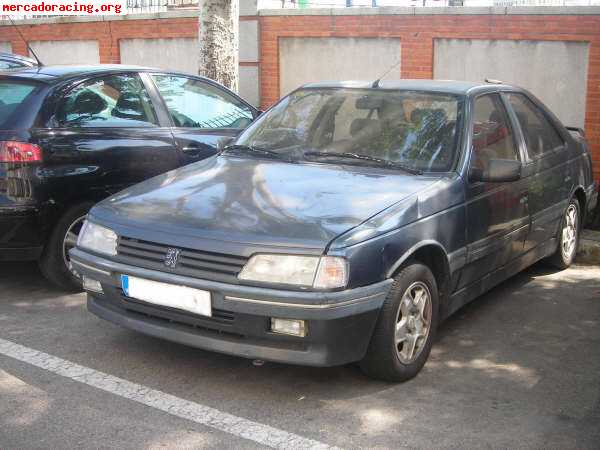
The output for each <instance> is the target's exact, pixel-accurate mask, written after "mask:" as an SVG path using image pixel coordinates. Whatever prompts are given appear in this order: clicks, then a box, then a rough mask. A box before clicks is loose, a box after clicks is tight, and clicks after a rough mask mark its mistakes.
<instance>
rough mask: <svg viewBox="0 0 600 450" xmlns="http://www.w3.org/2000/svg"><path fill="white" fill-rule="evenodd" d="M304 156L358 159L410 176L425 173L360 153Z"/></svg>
mask: <svg viewBox="0 0 600 450" xmlns="http://www.w3.org/2000/svg"><path fill="white" fill-rule="evenodd" d="M303 156H309V157H316V158H332V159H356V160H359V161H368V162H372V163H376V164H377V165H380V166H385V167H392V168H397V169H401V170H403V171H405V172H408V173H410V174H413V175H421V174H422V173H423V171H421V170H419V169H415V168H413V167H408V166H405V165H404V164H400V163H397V162H394V161H389V160H387V159H381V158H375V157H373V156H368V155H361V154H359V153H349V152H342V153H328V152H315V151H310V152H305V153H304V154H303Z"/></svg>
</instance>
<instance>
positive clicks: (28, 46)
mask: <svg viewBox="0 0 600 450" xmlns="http://www.w3.org/2000/svg"><path fill="white" fill-rule="evenodd" d="M8 20H10V23H11V25H12V26H13V27H15V30H17V33H19V36H20V37H21V39H22V40H23V42H25V45H26V46H27V50H29V52H30V53H31V54H32V55H33V57H34V58H35V60H36V61H37V63H38V66H40V67H43V66H44V65H43V64H42V62H41V61H40V58H38V57H37V55H36V54H35V52H34V51H33V49H32V48H31V46H30V45H29V42H27V40H26V39H25V37H24V36H23V33H21V30H19V27H18V26H16V25H15V23H14V22H13V20H12V18H11V17H10V16H8Z"/></svg>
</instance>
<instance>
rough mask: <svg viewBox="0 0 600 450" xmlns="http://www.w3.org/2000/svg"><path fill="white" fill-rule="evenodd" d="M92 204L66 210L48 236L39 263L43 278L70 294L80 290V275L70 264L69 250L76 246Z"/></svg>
mask: <svg viewBox="0 0 600 450" xmlns="http://www.w3.org/2000/svg"><path fill="white" fill-rule="evenodd" d="M92 205H93V203H82V204H79V205H76V206H73V207H72V208H70V209H68V210H67V212H65V213H64V214H63V215H62V217H61V218H60V219H59V220H58V222H57V224H56V225H55V227H54V230H52V233H51V234H50V238H49V239H48V242H46V246H45V247H44V252H43V253H42V257H41V258H40V261H39V266H40V270H41V271H42V273H43V274H44V276H45V277H46V278H47V279H48V280H49V281H51V282H52V283H54V284H55V285H57V286H59V287H60V288H62V289H65V290H68V291H71V292H80V291H81V290H82V280H81V275H80V274H79V273H77V271H76V270H75V269H73V266H72V264H71V258H70V257H69V250H71V249H72V248H73V247H75V245H76V244H77V238H78V236H79V232H80V231H81V227H82V226H83V222H84V220H85V218H86V215H87V213H88V211H89V210H90V208H91V207H92Z"/></svg>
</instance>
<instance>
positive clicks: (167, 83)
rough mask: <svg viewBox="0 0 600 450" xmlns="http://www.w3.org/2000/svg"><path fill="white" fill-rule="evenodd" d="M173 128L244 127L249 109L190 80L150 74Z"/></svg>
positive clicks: (248, 118)
mask: <svg viewBox="0 0 600 450" xmlns="http://www.w3.org/2000/svg"><path fill="white" fill-rule="evenodd" d="M152 78H153V79H154V82H155V83H156V87H157V88H158V91H159V92H160V94H161V95H162V97H163V99H164V100H165V103H166V104H167V108H168V110H169V114H170V115H171V119H172V120H173V123H174V125H175V126H176V127H183V128H237V129H242V128H246V127H247V126H248V125H249V124H250V122H252V120H253V116H252V110H251V109H250V108H249V107H248V106H246V105H245V104H244V103H242V102H240V101H239V100H238V99H236V98H235V97H234V96H232V95H229V94H228V93H227V92H224V91H222V90H221V89H219V88H217V87H214V86H211V85H210V84H208V83H204V82H202V81H199V80H195V79H193V78H187V77H180V76H172V75H152Z"/></svg>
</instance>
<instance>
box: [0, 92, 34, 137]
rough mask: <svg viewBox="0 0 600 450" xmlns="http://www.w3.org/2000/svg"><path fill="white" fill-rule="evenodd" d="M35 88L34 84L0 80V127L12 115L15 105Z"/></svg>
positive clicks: (21, 101)
mask: <svg viewBox="0 0 600 450" xmlns="http://www.w3.org/2000/svg"><path fill="white" fill-rule="evenodd" d="M35 88H36V85H35V84H30V83H19V82H15V81H0V127H2V126H3V125H4V124H6V122H8V120H9V119H10V118H11V117H12V115H13V113H14V112H15V110H16V109H17V107H18V106H19V105H20V104H21V103H23V102H24V101H25V99H26V98H27V97H29V95H30V94H31V92H33V90H34V89H35Z"/></svg>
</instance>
